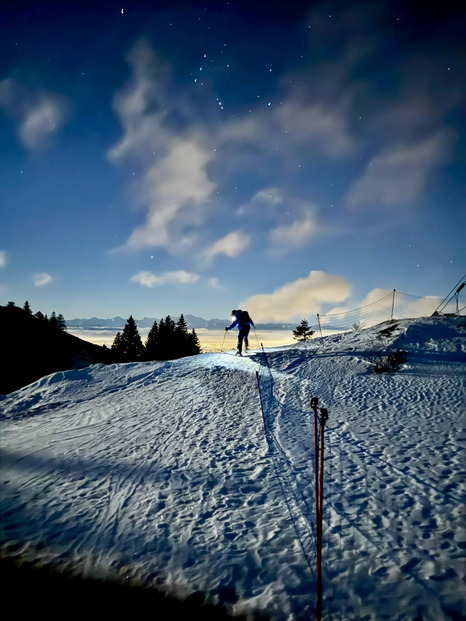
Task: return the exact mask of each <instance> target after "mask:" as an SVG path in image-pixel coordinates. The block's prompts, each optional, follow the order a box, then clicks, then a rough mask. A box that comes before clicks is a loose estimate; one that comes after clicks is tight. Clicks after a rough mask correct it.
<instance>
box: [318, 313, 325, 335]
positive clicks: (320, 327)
mask: <svg viewBox="0 0 466 621" xmlns="http://www.w3.org/2000/svg"><path fill="white" fill-rule="evenodd" d="M317 323H318V324H319V330H320V338H321V340H322V341H323V340H324V337H323V336H322V326H321V325H320V315H319V313H317Z"/></svg>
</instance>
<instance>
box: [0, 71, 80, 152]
mask: <svg viewBox="0 0 466 621" xmlns="http://www.w3.org/2000/svg"><path fill="white" fill-rule="evenodd" d="M0 108H2V109H3V110H4V111H5V113H6V114H7V115H8V116H10V117H11V118H13V119H14V120H15V121H16V123H17V126H18V134H19V138H20V140H21V142H22V144H23V145H24V146H25V147H27V148H28V149H38V148H40V147H42V146H43V145H44V144H45V143H46V141H47V138H48V137H50V136H52V135H53V134H56V133H57V132H58V130H59V129H61V127H62V126H63V125H64V124H65V122H66V120H67V119H68V116H69V105H68V102H67V100H66V98H65V97H64V96H63V95H59V94H58V93H52V92H50V91H46V90H29V89H26V88H25V87H23V86H21V85H20V84H18V83H17V82H16V81H15V80H12V79H10V78H7V79H5V80H1V81H0Z"/></svg>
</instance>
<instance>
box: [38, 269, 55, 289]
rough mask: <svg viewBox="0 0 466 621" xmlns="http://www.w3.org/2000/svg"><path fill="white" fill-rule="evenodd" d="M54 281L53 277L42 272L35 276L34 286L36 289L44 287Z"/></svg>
mask: <svg viewBox="0 0 466 621" xmlns="http://www.w3.org/2000/svg"><path fill="white" fill-rule="evenodd" d="M52 281H53V278H52V276H50V274H47V272H40V273H39V274H35V275H34V285H35V286H36V287H43V286H44V285H48V284H50V283H51V282H52Z"/></svg>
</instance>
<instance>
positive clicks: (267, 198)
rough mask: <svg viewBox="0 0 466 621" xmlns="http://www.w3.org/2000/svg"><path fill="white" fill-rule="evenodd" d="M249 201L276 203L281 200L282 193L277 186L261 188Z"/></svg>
mask: <svg viewBox="0 0 466 621" xmlns="http://www.w3.org/2000/svg"><path fill="white" fill-rule="evenodd" d="M251 202H253V203H256V202H261V203H263V202H265V203H272V205H278V204H280V203H282V202H283V193H282V192H281V190H279V189H278V188H273V187H271V188H263V189H262V190H259V191H258V192H256V194H255V195H254V196H253V197H252V201H251Z"/></svg>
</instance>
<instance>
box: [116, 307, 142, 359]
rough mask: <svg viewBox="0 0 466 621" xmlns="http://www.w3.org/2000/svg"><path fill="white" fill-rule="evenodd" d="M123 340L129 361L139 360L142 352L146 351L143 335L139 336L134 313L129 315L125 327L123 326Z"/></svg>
mask: <svg viewBox="0 0 466 621" xmlns="http://www.w3.org/2000/svg"><path fill="white" fill-rule="evenodd" d="M121 341H122V345H123V350H124V356H125V360H126V361H127V362H134V361H136V360H139V359H140V357H141V354H142V352H143V351H144V347H143V345H142V341H141V337H140V336H139V332H138V327H137V324H136V322H135V321H134V319H133V316H132V315H130V316H129V317H128V319H127V321H126V324H125V327H124V328H123V333H122V335H121Z"/></svg>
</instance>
